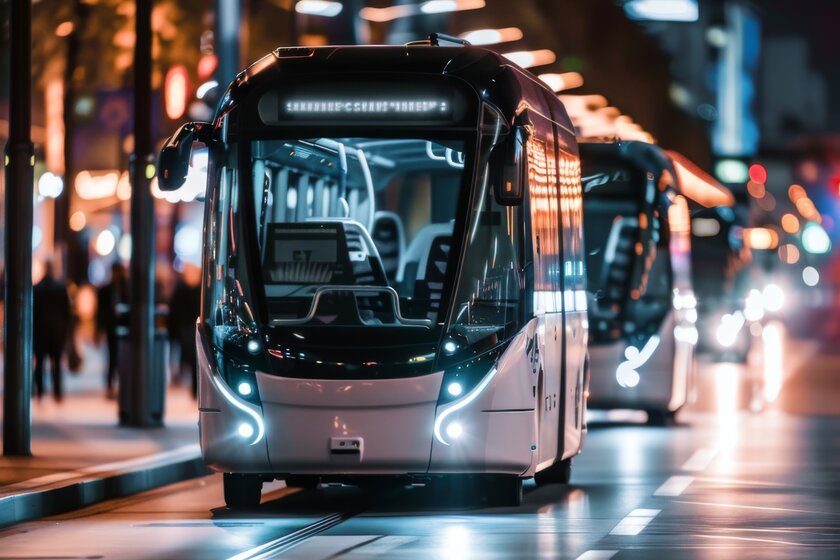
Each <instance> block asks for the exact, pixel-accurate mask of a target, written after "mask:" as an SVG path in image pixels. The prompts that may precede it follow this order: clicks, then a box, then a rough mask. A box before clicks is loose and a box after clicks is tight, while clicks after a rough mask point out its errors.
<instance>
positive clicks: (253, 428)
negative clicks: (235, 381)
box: [212, 372, 265, 445]
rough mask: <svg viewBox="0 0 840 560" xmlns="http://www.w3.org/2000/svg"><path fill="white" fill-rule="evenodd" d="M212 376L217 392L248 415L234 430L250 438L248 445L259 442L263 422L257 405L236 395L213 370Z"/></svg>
mask: <svg viewBox="0 0 840 560" xmlns="http://www.w3.org/2000/svg"><path fill="white" fill-rule="evenodd" d="M212 377H213V384H214V385H215V386H216V389H217V390H218V391H219V393H221V395H222V396H223V397H224V399H225V400H226V401H227V402H228V403H229V404H230V405H231V406H232V407H234V408H236V409H237V410H239V411H240V412H243V413H244V414H245V415H246V416H248V418H249V420H250V422H242V423H240V424H239V427H238V428H237V430H236V431H237V433H238V434H239V436H240V437H242V438H245V439H251V442H250V443H249V445H256V444H257V443H259V442H260V441H261V440H262V438H263V437H264V436H265V423H264V422H263V419H262V411H261V410H260V409H259V408H258V407H256V406H254V405H252V404H251V403H249V402H246V401H244V400H243V399H241V398H240V397H238V396H236V395H235V394H234V393H233V391H231V390H230V388H229V387H228V385H227V383H225V382H224V380H222V378H221V377H219V375H218V374H217V373H215V372H214V373H213V376H212Z"/></svg>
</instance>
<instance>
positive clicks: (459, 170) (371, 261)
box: [251, 138, 466, 329]
mask: <svg viewBox="0 0 840 560" xmlns="http://www.w3.org/2000/svg"><path fill="white" fill-rule="evenodd" d="M251 154H252V155H251V160H252V172H253V175H254V179H255V183H254V189H255V194H256V195H257V196H256V209H255V210H256V212H255V216H256V218H257V222H256V226H257V239H258V240H259V250H260V261H261V264H262V281H263V285H264V287H265V294H264V295H265V302H266V311H267V320H268V323H269V324H270V325H271V326H278V327H283V326H285V327H292V326H305V325H310V326H314V325H317V326H323V327H362V326H364V327H375V326H386V325H387V326H389V327H395V328H403V329H418V328H424V329H428V328H430V327H431V326H432V325H433V324H436V323H438V322H439V314H440V312H441V309H442V307H444V305H443V304H445V302H444V301H443V299H442V296H443V292H444V287H445V284H446V279H447V271H448V268H449V266H450V254H451V253H452V247H453V233H454V226H455V221H456V213H455V212H456V208H457V206H458V196H459V194H460V192H461V184H462V176H463V173H464V167H465V163H466V156H465V154H464V142H463V141H462V140H446V141H445V140H440V139H434V138H398V139H397V138H389V139H374V138H306V139H300V140H260V141H254V142H252V143H251Z"/></svg>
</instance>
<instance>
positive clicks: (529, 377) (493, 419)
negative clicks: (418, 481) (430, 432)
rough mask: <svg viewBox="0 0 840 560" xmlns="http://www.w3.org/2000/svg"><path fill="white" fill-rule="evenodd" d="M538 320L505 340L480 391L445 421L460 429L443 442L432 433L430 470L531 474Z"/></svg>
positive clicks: (534, 461)
mask: <svg viewBox="0 0 840 560" xmlns="http://www.w3.org/2000/svg"><path fill="white" fill-rule="evenodd" d="M538 329H539V327H538V320H537V319H533V320H531V321H530V322H529V323H528V325H527V326H526V327H525V328H524V329H523V330H522V332H520V333H519V334H518V335H516V337H514V339H513V340H512V341H511V343H510V345H509V346H508V347H507V349H506V350H505V352H504V353H503V354H502V356H501V357H500V358H499V360H498V361H497V363H496V375H495V376H494V377H493V380H492V381H491V382H490V384H489V385H488V386H487V387H486V388H485V389H484V391H483V392H482V393H481V394H480V395H479V396H478V397H477V398H476V399H475V400H474V401H472V402H470V403H469V404H468V405H467V406H465V407H464V408H463V409H461V410H459V411H458V412H457V414H456V415H454V416H453V417H452V418H451V420H456V421H457V422H458V423H460V424H461V425H462V426H463V433H462V435H461V437H459V438H458V439H457V440H451V441H448V445H446V444H444V443H442V442H440V441H438V440H437V439H436V438H432V439H433V441H432V458H431V462H430V464H429V472H430V473H469V472H481V473H485V472H486V473H497V474H515V475H519V476H531V475H533V471H534V465H535V464H536V453H537V451H536V448H537V443H538V442H537V438H538V437H539V436H538V433H537V430H536V426H537V422H536V414H537V411H536V410H535V407H536V405H538V402H537V398H536V394H537V388H536V383H537V376H538V366H537V365H536V360H538V359H539V356H538V351H537V349H536V340H535V337H537V336H538Z"/></svg>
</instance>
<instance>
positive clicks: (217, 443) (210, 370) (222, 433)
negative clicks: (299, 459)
mask: <svg viewBox="0 0 840 560" xmlns="http://www.w3.org/2000/svg"><path fill="white" fill-rule="evenodd" d="M196 346H197V348H196V350H197V354H198V364H197V368H198V372H197V375H198V409H199V416H198V429H199V439H200V442H201V456H202V458H203V459H204V463H205V464H206V465H207V466H209V467H210V468H212V469H213V470H216V471H222V472H238V473H269V472H271V465H270V464H269V462H268V452H267V449H266V440H265V438H263V439H262V441H259V442H257V443H255V444H253V445H251V442H250V441H247V440H245V439H243V438H242V437H240V436H239V434H238V433H237V428H238V426H239V425H240V424H241V423H242V422H249V423H250V422H251V421H252V418H251V417H249V416H248V415H247V414H245V413H243V411H242V410H241V409H239V408H238V407H237V406H236V405H234V404H233V403H231V402H230V400H229V399H230V398H233V399H236V398H237V397H236V396H235V395H233V391H230V392H229V396H228V397H225V396H224V395H223V394H222V393H221V391H220V390H219V387H218V385H217V383H219V382H221V383H224V381H221V380H220V379H216V380H215V381H214V376H215V377H217V378H218V374H217V373H216V372H215V371H214V370H215V367H214V365H213V361H212V360H213V358H212V356H208V353H207V344H206V343H205V342H204V341H203V340H202V335H201V330H200V329H198V332H197V334H196ZM240 406H241V403H240Z"/></svg>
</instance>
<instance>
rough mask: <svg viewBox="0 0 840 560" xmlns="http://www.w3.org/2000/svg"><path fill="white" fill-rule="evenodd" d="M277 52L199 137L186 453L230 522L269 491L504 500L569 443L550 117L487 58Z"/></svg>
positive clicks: (562, 177)
mask: <svg viewBox="0 0 840 560" xmlns="http://www.w3.org/2000/svg"><path fill="white" fill-rule="evenodd" d="M438 42H439V41H438V39H437V38H436V37H435V36H433V37H432V38H431V39H430V41H429V42H427V43H425V44H415V45H408V46H404V47H323V48H280V49H278V50H276V51H274V52H273V53H271V54H269V55H268V56H266V57H264V58H262V59H261V60H259V61H258V62H256V63H255V64H254V65H253V66H251V67H250V68H248V69H247V70H245V71H244V72H243V73H242V74H240V75H239V76H238V77H237V78H236V80H235V81H234V82H233V83H232V84H231V86H230V87H229V89H228V91H227V93H226V94H225V97H224V99H223V101H222V103H221V105H220V108H219V110H218V112H217V114H216V116H215V118H214V121H213V122H212V123H190V124H187V125H184V126H183V127H182V128H181V129H180V130H179V131H178V132H177V133H176V134H175V135H173V136H172V137H171V138H170V139H169V140H168V142H167V144H166V145H165V146H164V148H163V150H162V152H161V156H160V170H159V181H160V187H161V188H162V189H169V190H172V189H176V188H178V187H179V186H180V185H181V184H183V182H184V179H185V177H186V175H187V173H188V163H189V157H190V152H191V149H192V146H193V144H194V143H195V142H201V143H203V144H205V145H206V146H207V149H208V150H209V168H208V180H207V197H206V214H205V237H204V253H203V254H204V265H203V284H202V311H201V316H200V318H199V321H198V327H197V344H198V353H199V371H198V376H199V407H200V429H201V448H202V452H203V457H204V460H205V461H206V463H207V464H208V465H209V466H210V467H211V468H213V469H215V470H216V471H221V472H223V473H225V474H224V487H225V500H226V502H227V504H228V505H229V506H231V507H237V506H253V505H256V504H258V503H259V500H260V488H261V485H262V483H263V482H264V481H266V480H272V479H284V480H285V481H286V483H287V484H288V485H290V486H304V487H314V486H316V485H318V484H319V483H331V482H348V483H358V484H364V483H365V482H367V481H374V480H376V481H377V482H378V481H381V480H382V479H383V478H389V479H392V480H400V481H406V482H410V481H419V482H424V483H429V484H432V485H434V484H441V485H443V484H445V483H447V482H455V481H457V484H459V485H461V484H464V485H466V486H467V487H470V488H474V489H480V490H481V492H482V494H483V495H484V496H486V497H487V498H488V501H491V502H492V503H519V501H520V500H521V492H522V480H523V479H524V478H528V477H533V476H536V477H537V480H538V482H552V481H559V482H566V481H568V477H569V470H570V464H571V460H572V457H574V456H575V455H576V454H577V453H579V452H580V450H581V446H582V441H583V434H584V409H585V402H584V387H585V379H584V377H585V364H586V360H585V357H586V344H587V326H586V292H585V289H586V287H585V274H584V254H583V246H582V223H581V222H582V219H581V217H582V201H581V186H580V163H579V159H578V150H577V144H576V141H575V137H574V134H573V130H572V126H571V124H570V122H569V119H568V117H567V115H566V112H565V110H564V108H563V106H562V104H561V103H560V102H559V101H558V100H557V98H556V96H554V95H553V93H552V92H551V91H550V90H549V89H547V88H546V87H544V86H543V85H542V84H541V83H540V82H539V81H538V80H536V79H535V78H534V77H533V76H532V75H531V74H529V73H527V72H525V71H523V70H522V69H520V68H518V67H516V66H515V65H513V64H512V63H511V62H509V61H508V60H506V59H504V58H502V57H500V56H499V55H497V54H495V53H492V52H490V51H487V50H484V49H479V48H473V47H470V46H468V45H463V46H449V47H447V46H439V45H438Z"/></svg>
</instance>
